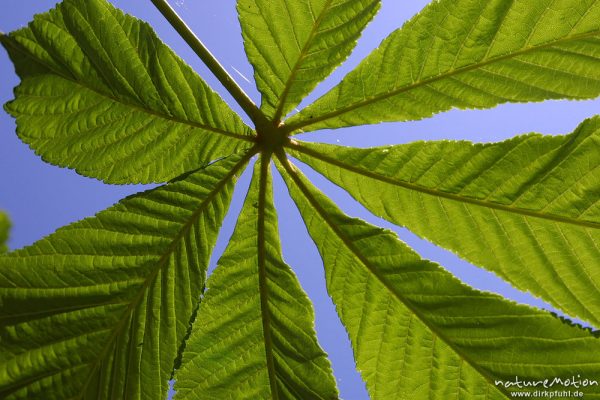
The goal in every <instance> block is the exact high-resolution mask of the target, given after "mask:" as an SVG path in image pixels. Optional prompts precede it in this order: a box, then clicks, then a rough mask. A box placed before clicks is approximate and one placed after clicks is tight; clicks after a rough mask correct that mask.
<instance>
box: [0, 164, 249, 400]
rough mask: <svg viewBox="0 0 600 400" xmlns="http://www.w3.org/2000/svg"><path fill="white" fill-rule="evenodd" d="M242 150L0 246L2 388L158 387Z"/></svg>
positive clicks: (128, 394) (92, 390)
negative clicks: (27, 240)
mask: <svg viewBox="0 0 600 400" xmlns="http://www.w3.org/2000/svg"><path fill="white" fill-rule="evenodd" d="M247 159H248V156H244V157H241V156H232V157H230V158H227V159H224V160H221V161H219V162H217V163H215V164H212V165H211V166H209V167H207V168H206V169H203V170H200V171H198V172H195V173H193V174H191V175H189V176H188V177H186V178H185V179H183V180H180V181H177V182H175V183H171V184H168V185H165V186H162V187H160V188H157V189H155V190H151V191H148V192H145V193H143V194H140V195H135V196H132V197H129V198H127V199H125V200H123V201H121V202H120V203H118V204H117V205H115V206H113V207H111V208H109V209H107V210H105V211H103V212H101V213H99V214H98V215H97V216H96V217H93V218H88V219H85V220H83V221H81V222H78V223H75V224H72V225H69V226H67V227H65V228H61V229H59V230H58V231H57V232H56V233H54V234H52V235H50V236H49V237H47V238H45V239H43V240H40V241H39V242H37V243H35V244H34V245H32V246H30V247H27V248H25V249H23V250H19V251H16V252H13V253H10V254H8V255H6V256H2V257H0V398H2V399H7V400H9V399H10V400H13V399H44V400H47V399H57V400H59V399H60V400H64V399H134V398H136V399H137V398H141V399H156V400H158V399H161V400H162V399H164V398H165V396H166V393H167V389H168V381H169V378H170V376H171V373H172V370H173V365H174V361H175V359H176V357H177V355H178V350H179V347H180V345H181V341H182V339H183V338H184V337H185V335H186V334H187V332H188V328H189V324H190V319H191V318H192V315H193V313H194V310H195V309H196V307H197V304H198V301H199V299H200V295H201V294H202V290H203V287H204V282H205V274H206V268H207V264H208V262H209V258H210V253H211V250H212V247H213V246H214V244H215V241H216V237H217V233H218V230H219V227H220V225H221V221H222V219H223V218H224V215H225V213H226V211H227V208H228V206H229V202H230V200H231V195H232V191H233V185H234V182H235V180H236V175H237V174H238V173H239V170H240V169H241V168H242V167H243V165H245V163H246V161H247Z"/></svg>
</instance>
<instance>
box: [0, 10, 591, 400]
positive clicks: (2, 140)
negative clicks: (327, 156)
mask: <svg viewBox="0 0 600 400" xmlns="http://www.w3.org/2000/svg"><path fill="white" fill-rule="evenodd" d="M111 2H112V3H113V4H115V5H116V6H118V7H120V8H122V9H124V10H125V11H127V12H129V13H131V14H133V15H135V16H137V17H140V18H142V19H144V20H146V21H148V22H150V23H151V25H152V26H154V27H155V29H156V30H157V32H158V34H159V36H160V37H161V38H162V39H163V40H164V41H165V42H166V43H167V44H169V45H170V46H171V47H172V48H174V49H175V50H176V52H177V53H179V54H180V55H181V56H182V57H183V58H184V59H185V60H186V61H187V62H188V63H189V64H190V65H191V66H192V67H193V68H195V69H196V71H198V72H199V73H200V75H201V76H202V77H203V78H204V79H205V80H206V81H207V82H209V84H211V85H212V86H213V88H215V89H216V90H217V91H218V92H219V93H221V95H222V96H223V97H224V98H225V99H226V100H227V101H228V102H229V103H230V104H233V101H232V99H231V97H230V96H228V95H227V93H225V91H224V89H223V88H222V87H221V86H220V85H219V84H218V83H217V82H216V80H215V79H214V78H213V77H212V75H211V73H210V72H209V71H208V70H207V69H206V68H205V67H204V66H203V65H202V64H201V62H200V61H199V60H198V59H197V57H196V56H195V55H194V54H193V53H192V51H191V50H189V48H188V47H187V45H186V44H185V43H184V42H183V41H182V40H181V39H180V38H179V37H178V36H177V34H176V33H175V32H174V31H173V30H172V29H171V28H170V26H168V24H166V23H165V21H164V20H163V19H162V17H161V16H160V14H158V12H156V11H155V10H154V8H153V6H152V5H151V3H150V1H149V0H145V1H143V0H138V1H126V0H113V1H111ZM426 3H427V1H425V0H412V1H402V2H400V1H398V0H383V7H382V10H381V11H380V13H379V15H378V16H377V17H376V18H375V20H374V22H373V23H372V24H371V25H370V26H369V27H368V28H367V30H366V32H365V34H364V35H363V37H362V38H361V40H360V42H359V45H358V46H357V48H356V50H355V51H354V53H353V54H352V56H351V57H350V58H349V59H348V61H347V62H346V63H345V64H344V65H343V66H342V67H341V68H339V69H338V70H337V71H336V72H334V74H333V75H332V76H331V77H330V78H328V79H327V80H326V81H325V82H324V83H323V84H322V85H320V86H319V87H318V88H317V90H316V91H315V92H314V93H312V94H311V95H310V96H309V97H308V98H307V99H306V100H305V101H304V102H303V103H302V104H301V105H300V107H299V108H301V107H303V106H304V105H306V104H308V103H309V102H311V101H312V100H314V99H316V98H317V97H319V96H320V95H322V94H323V93H325V92H326V91H327V89H328V88H330V87H332V86H333V85H335V83H336V82H338V81H339V80H340V79H341V78H342V77H343V75H344V74H345V73H346V72H348V71H349V70H350V69H352V67H353V66H355V65H357V64H358V62H359V61H360V60H361V59H362V58H363V57H364V56H366V55H367V54H369V53H370V51H372V50H373V49H374V48H375V47H377V45H378V44H379V42H380V41H381V40H382V39H383V38H384V37H386V36H387V35H388V34H389V33H390V32H392V31H393V30H394V29H396V28H398V27H400V26H401V25H402V24H403V22H404V21H405V20H407V19H408V18H410V17H411V16H413V15H414V14H415V13H416V12H418V11H419V10H420V9H421V8H422V7H423V6H424V5H425V4H426ZM54 4H55V1H51V0H3V7H2V13H1V14H0V30H1V31H3V32H8V31H11V30H13V29H16V28H18V27H20V26H23V25H25V24H26V23H27V22H28V21H29V20H30V19H31V18H32V16H33V14H34V13H39V12H43V11H46V10H47V9H49V8H51V7H52V6H53V5H54ZM172 4H173V6H174V7H175V8H176V9H177V10H178V12H179V13H180V14H181V15H182V16H183V17H184V19H185V20H186V21H187V22H188V24H189V25H190V26H191V27H192V29H193V30H194V31H195V32H196V33H197V34H198V36H199V37H200V38H201V39H202V40H203V41H204V42H205V43H206V45H207V46H208V47H209V48H210V49H211V50H212V51H213V53H214V54H215V55H216V56H217V58H219V60H220V61H221V62H222V64H223V65H224V66H225V67H226V68H227V69H228V70H229V71H230V73H231V74H232V75H233V76H234V77H235V78H236V79H237V80H238V82H239V84H240V85H241V86H242V87H243V89H244V90H246V91H247V92H248V94H249V95H250V96H251V97H252V98H253V99H254V100H255V101H256V102H259V101H260V95H259V94H258V92H257V91H256V89H255V87H254V84H253V83H252V75H253V72H252V67H251V66H250V65H249V64H248V62H247V60H246V58H245V55H244V50H243V45H242V41H241V36H240V28H239V24H238V21H237V16H236V13H235V0H220V1H208V0H205V1H197V0H177V1H172ZM0 76H1V77H2V80H1V81H0V102H2V103H4V102H6V101H8V100H10V99H11V97H12V88H13V87H14V86H15V85H16V84H17V83H18V79H17V77H16V76H15V75H14V72H13V69H12V65H11V64H10V61H9V60H8V57H7V55H6V53H5V52H4V51H3V50H0ZM234 109H235V110H237V111H240V109H239V107H235V106H234ZM598 110H600V101H598V100H596V101H585V102H560V101H554V102H546V103H540V104H525V105H523V104H521V105H504V106H500V107H497V108H495V109H493V110H486V111H451V112H447V113H444V114H440V115H437V116H436V117H434V118H431V119H427V120H423V121H418V122H409V123H397V124H380V125H377V126H367V127H357V128H348V129H341V130H336V131H320V132H317V133H311V134H305V135H302V136H300V137H299V138H301V139H303V140H310V141H320V142H328V143H336V144H341V145H350V146H359V147H368V146H375V145H383V144H399V143H407V142H411V141H414V140H439V139H468V140H473V141H479V142H489V141H499V140H503V139H506V138H510V137H512V136H514V135H516V134H521V133H527V132H532V131H536V132H541V133H546V134H564V133H569V132H571V131H572V130H573V129H574V128H575V127H576V126H577V125H578V124H579V123H580V122H581V121H582V120H583V119H585V118H587V117H590V116H593V115H595V114H596V113H597V112H598ZM240 112H241V111H240ZM14 132H15V124H14V121H13V119H12V118H10V117H9V116H8V115H6V114H5V113H4V112H0V182H1V186H0V209H3V210H6V211H7V212H8V213H9V214H10V216H11V218H12V220H13V224H14V230H13V232H12V239H11V241H10V243H9V245H10V246H11V248H13V249H15V248H19V247H22V246H24V245H28V244H31V243H33V242H34V241H35V240H37V239H39V238H41V237H43V236H45V235H48V234H49V233H51V232H53V231H54V230H55V229H57V228H58V227H60V226H62V225H66V224H68V223H70V222H74V221H77V220H79V219H81V218H84V217H87V216H90V215H93V214H94V213H96V212H98V211H100V210H102V209H104V208H107V207H109V206H110V205H112V204H113V203H115V202H117V201H118V200H119V199H121V198H122V197H124V196H126V195H128V194H131V193H135V192H137V191H139V190H141V189H142V188H143V186H110V185H105V184H103V183H101V182H98V181H95V180H93V179H89V178H84V177H80V176H78V175H77V174H75V173H74V172H72V171H70V170H66V169H61V168H58V167H54V166H50V165H48V164H45V163H44V162H43V161H42V160H41V159H40V158H39V157H37V156H36V155H35V154H34V153H33V152H32V151H31V150H30V149H28V147H27V146H26V145H24V144H22V143H21V142H20V141H19V140H18V139H17V137H16V135H15V133H14ZM304 171H305V172H306V173H307V174H308V176H309V177H310V178H312V179H313V180H314V182H315V183H317V185H318V186H319V187H320V188H321V189H322V190H324V191H325V192H326V193H327V194H329V195H330V196H331V197H333V198H334V199H335V200H336V201H337V202H338V204H339V205H340V206H341V207H342V209H344V210H345V211H346V212H348V213H349V214H350V215H353V216H358V217H361V218H363V219H365V220H367V221H369V222H372V223H376V224H379V225H381V226H384V227H387V228H390V229H393V230H395V231H396V232H397V233H398V235H399V236H400V238H401V239H402V240H404V241H406V242H407V243H408V244H410V245H411V246H413V247H414V248H415V249H416V250H417V251H418V252H419V253H420V254H421V255H422V256H423V257H425V258H428V259H432V260H434V261H437V262H439V263H440V264H442V265H443V266H444V267H445V268H447V269H449V270H450V271H452V272H453V273H454V274H456V275H457V276H459V277H460V278H461V279H463V280H464V281H466V282H467V283H469V284H471V285H472V286H474V287H476V288H480V289H483V290H488V291H493V292H497V293H500V294H502V295H505V296H507V297H510V298H512V299H515V300H517V301H520V302H525V303H529V304H534V305H538V306H542V307H546V306H545V305H544V304H543V303H542V302H540V301H539V300H537V299H534V298H533V297H531V296H529V295H527V294H524V293H521V292H519V291H517V290H515V289H513V288H512V287H510V286H509V285H507V284H505V283H504V282H502V281H500V280H499V279H497V278H496V277H495V276H493V275H492V274H490V273H487V272H484V271H481V270H480V269H478V268H476V267H473V266H471V265H469V264H468V263H466V262H464V261H462V260H460V259H458V258H457V257H456V256H454V255H453V254H451V253H449V252H447V251H444V250H442V249H440V248H438V247H436V246H434V245H431V244H429V243H427V242H425V241H423V240H420V239H418V238H417V237H416V236H414V235H412V234H411V233H410V232H407V231H406V230H404V229H401V228H398V227H395V226H393V225H391V224H389V223H386V222H384V221H382V220H379V219H378V218H376V217H374V216H372V215H371V214H369V213H368V212H367V211H366V210H365V209H364V208H362V207H361V206H360V205H358V204H357V203H356V202H354V201H353V200H352V199H351V198H350V197H349V196H348V195H347V194H345V192H343V191H342V190H340V189H339V188H337V187H335V186H334V185H332V184H329V183H328V182H326V181H325V180H324V179H322V178H321V177H320V176H318V175H317V174H315V173H313V172H312V171H310V170H307V169H306V168H305V169H304ZM248 184H249V174H248V173H246V174H244V176H243V177H242V179H241V180H240V182H239V185H238V188H237V189H236V192H235V196H234V201H233V203H232V206H231V209H230V213H229V215H228V217H227V218H226V221H225V225H224V228H223V230H222V232H221V235H220V238H219V241H218V244H217V248H216V249H215V253H214V254H213V262H212V265H213V266H214V264H215V262H216V260H217V259H218V256H219V255H220V254H221V253H222V251H223V250H224V247H225V245H226V243H227V240H228V238H229V236H230V235H231V233H232V230H233V227H234V224H235V217H236V215H237V213H238V212H239V210H240V208H241V205H242V202H243V197H244V191H245V189H246V188H247V186H248ZM275 184H276V193H275V200H276V205H277V207H278V212H279V218H280V231H281V237H282V242H283V243H282V244H283V249H284V255H285V257H286V261H287V262H288V264H290V265H291V266H292V267H293V268H294V270H295V271H296V273H297V275H298V277H299V279H300V281H301V283H302V284H303V286H304V288H305V290H306V291H307V292H308V294H309V296H310V297H311V298H312V299H313V301H314V302H315V308H316V315H317V317H316V324H317V333H318V336H319V340H320V342H321V345H322V346H323V347H324V348H325V350H326V351H327V352H328V353H329V354H330V356H331V360H332V363H333V368H334V371H335V373H336V376H337V378H338V384H339V387H340V391H341V395H342V397H343V398H344V399H346V400H362V399H367V398H368V397H367V394H366V391H365V388H364V384H363V383H362V382H361V380H360V377H359V375H358V373H357V372H356V371H355V368H354V362H353V359H352V353H351V349H350V345H349V342H348V340H347V335H346V333H345V331H344V329H343V327H342V326H341V325H340V323H339V321H338V319H337V316H336V314H335V309H334V307H333V305H332V303H331V301H330V299H329V297H328V296H327V293H326V291H325V284H324V280H323V268H322V263H321V261H320V258H319V256H318V253H317V251H316V248H315V247H314V245H313V244H312V242H311V240H310V238H309V237H308V235H307V233H306V229H305V228H304V226H303V225H302V222H301V220H300V216H299V214H298V212H297V211H296V209H295V208H294V206H293V204H292V203H291V200H290V199H289V198H288V197H287V194H286V192H285V190H284V189H283V184H282V182H281V180H280V179H279V178H278V177H276V179H275ZM200 318H201V316H200Z"/></svg>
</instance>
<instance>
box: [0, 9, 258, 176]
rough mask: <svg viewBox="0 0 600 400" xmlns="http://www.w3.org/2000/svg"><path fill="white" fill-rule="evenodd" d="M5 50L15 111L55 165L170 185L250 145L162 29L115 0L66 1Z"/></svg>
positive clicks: (7, 42) (26, 136)
mask: <svg viewBox="0 0 600 400" xmlns="http://www.w3.org/2000/svg"><path fill="white" fill-rule="evenodd" d="M2 44H3V45H4V47H5V48H6V49H7V51H8V52H9V55H10V57H11V59H12V60H13V62H14V64H15V67H16V70H17V73H18V74H19V76H20V77H21V84H20V85H19V86H18V87H17V88H16V89H15V100H14V101H11V102H9V103H7V104H6V106H5V108H6V110H7V111H8V112H9V113H11V114H12V115H13V116H14V117H16V119H17V132H18V135H19V137H20V138H21V139H22V140H23V141H24V142H26V143H27V144H29V145H30V146H31V147H32V148H33V149H34V150H35V151H36V152H37V153H38V154H39V155H41V156H42V158H43V159H44V160H46V161H47V162H50V163H52V164H56V165H59V166H63V167H69V168H73V169H75V170H76V171H77V172H78V173H80V174H82V175H85V176H90V177H95V178H98V179H102V180H103V181H105V182H109V183H149V182H165V181H168V180H170V179H171V178H174V177H176V176H178V175H180V174H182V173H184V172H186V171H189V170H191V169H196V168H199V167H201V166H203V165H206V164H208V163H209V162H210V161H213V160H215V159H218V158H220V157H224V156H227V155H230V154H233V153H234V152H236V151H237V150H239V149H241V148H243V147H248V146H249V141H250V140H251V139H250V138H251V136H250V134H251V133H250V129H249V128H248V127H246V126H245V125H244V124H243V123H242V121H241V120H240V119H239V117H237V115H236V114H235V113H234V112H233V111H231V109H229V107H228V106H227V105H226V104H225V103H224V102H223V101H222V100H221V98H220V97H219V96H218V95H217V94H216V93H214V92H213V91H212V90H211V89H210V88H209V87H208V86H207V85H206V84H205V83H204V81H202V79H200V77H199V76H198V75H197V74H196V73H195V72H194V71H193V70H192V69H191V68H190V67H189V66H187V65H186V64H185V63H184V62H183V61H182V60H181V59H180V58H179V57H177V56H176V55H175V53H173V52H172V51H171V50H170V49H169V48H168V47H167V46H166V45H165V44H163V43H162V42H161V41H160V39H158V37H157V36H156V34H155V33H154V31H153V30H152V28H151V27H150V26H149V25H148V24H146V23H144V22H141V21H139V20H137V19H135V18H133V17H130V16H128V15H124V14H123V13H122V12H121V11H119V10H117V9H115V8H114V7H113V6H111V5H110V4H109V3H108V2H107V1H105V0H65V1H63V2H62V3H60V4H59V5H58V6H57V7H56V8H55V9H53V10H51V11H50V12H48V13H45V14H41V15H37V16H36V17H35V19H34V21H33V22H32V23H30V24H29V26H28V27H27V28H23V29H21V30H18V31H15V32H13V33H11V34H10V35H9V36H5V35H2Z"/></svg>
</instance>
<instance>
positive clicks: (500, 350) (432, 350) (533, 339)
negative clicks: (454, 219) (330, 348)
mask: <svg viewBox="0 0 600 400" xmlns="http://www.w3.org/2000/svg"><path fill="white" fill-rule="evenodd" d="M282 173H284V174H285V176H284V179H285V180H286V183H287V185H288V188H289V190H290V194H291V195H292V197H293V199H294V201H295V202H296V204H297V205H298V208H299V209H300V212H301V214H302V217H303V219H304V221H305V223H306V226H307V228H308V231H309V233H310V235H311V237H312V238H313V240H314V241H315V243H316V245H317V247H318V249H319V252H320V253H321V256H322V257H323V261H324V265H325V274H326V281H327V290H328V292H329V294H330V296H331V297H332V299H333V301H334V302H335V304H336V308H337V312H338V314H339V316H340V318H341V320H342V322H343V323H344V325H345V326H346V329H347V331H348V333H349V336H350V340H351V341H352V345H353V349H354V356H355V359H356V362H357V367H358V369H359V371H361V373H362V376H363V378H364V379H365V381H366V383H367V388H368V390H369V393H370V395H371V398H372V399H374V400H377V399H507V398H512V396H511V395H510V394H509V392H510V390H508V389H506V388H505V387H503V386H502V385H496V381H497V380H498V381H514V379H515V377H516V376H518V377H519V379H520V380H522V381H523V380H534V381H539V380H544V379H546V378H548V377H551V378H550V379H552V378H553V377H557V376H563V377H569V378H571V377H572V376H573V374H574V376H577V374H580V375H581V377H587V378H588V379H594V378H593V377H594V376H595V375H596V374H597V372H598V371H599V368H600V361H599V360H598V357H597V356H596V354H598V351H599V350H600V339H598V338H597V337H594V336H593V335H592V334H591V332H590V331H589V330H585V329H582V328H580V327H578V326H574V325H570V324H567V323H565V322H563V321H561V320H560V319H558V318H556V317H554V316H553V315H551V314H549V313H547V312H542V311H539V310H535V309H532V308H530V307H526V306H520V305H517V304H515V303H512V302H510V301H507V300H504V299H503V298H501V297H500V296H497V295H494V294H490V293H484V292H479V291H476V290H473V289H471V288H469V287H468V286H465V285H464V284H462V283H461V282H460V281H458V280H457V279H456V278H454V277H453V276H452V275H451V274H450V273H449V272H447V271H445V270H444V269H442V268H441V267H440V266H439V265H437V264H434V263H432V262H430V261H425V260H422V259H421V258H420V257H419V256H418V255H417V254H416V253H414V252H413V251H412V250H411V249H410V248H408V246H406V245H405V244H403V243H402V242H400V241H399V240H398V239H397V237H396V235H395V234H394V233H392V232H389V231H386V230H384V229H381V228H377V227H374V226H371V225H369V224H367V223H365V222H363V221H361V220H358V219H353V218H349V217H348V216H346V215H344V214H343V213H342V212H341V211H340V210H339V209H338V208H337V207H336V206H335V205H334V204H333V203H332V202H331V201H330V200H329V199H328V198H327V197H325V196H324V195H323V194H322V193H320V192H319V191H318V190H317V189H316V188H314V187H313V186H312V185H311V184H310V182H308V180H306V179H305V178H304V177H303V176H301V175H300V174H299V172H296V171H295V170H294V168H293V167H292V166H289V167H287V171H282ZM525 390H530V391H533V390H536V388H533V389H532V388H527V389H525ZM581 390H583V391H584V392H585V397H586V398H596V399H597V398H600V389H599V388H598V387H597V386H590V387H587V388H585V389H581Z"/></svg>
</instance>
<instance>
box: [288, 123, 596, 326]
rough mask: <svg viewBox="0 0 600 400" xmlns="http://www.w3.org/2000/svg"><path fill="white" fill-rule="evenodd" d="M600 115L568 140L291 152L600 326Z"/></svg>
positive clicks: (373, 206)
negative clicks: (599, 268)
mask: <svg viewBox="0 0 600 400" xmlns="http://www.w3.org/2000/svg"><path fill="white" fill-rule="evenodd" d="M598 148H600V118H599V117H596V118H593V119H590V120H587V121H586V122H584V123H583V124H582V125H581V126H580V127H579V128H578V129H577V130H576V131H575V132H574V133H572V134H570V135H567V136H554V137H552V136H541V135H536V134H532V135H526V136H520V137H517V138H514V139H511V140H507V141H505V142H501V143H495V144H472V143H470V142H448V141H440V142H416V143H412V144H407V145H399V146H391V147H383V148H376V149H351V148H343V147H339V146H329V145H321V144H308V143H303V144H301V145H295V146H293V149H294V150H293V151H292V154H293V155H294V156H295V157H297V158H298V159H300V160H302V161H304V162H306V163H307V164H309V165H310V166H311V167H312V168H314V169H315V170H317V171H318V172H320V173H322V174H323V175H325V176H326V177H327V178H328V179H330V180H332V181H333V182H334V183H336V184H337V185H339V186H341V187H343V188H344V189H346V190H347V191H348V192H349V193H350V194H351V195H352V196H353V197H354V198H355V199H356V200H358V201H360V202H361V203H362V204H364V205H365V206H366V207H367V208H368V209H369V210H370V211H372V212H373V213H375V214H376V215H378V216H381V217H383V218H385V219H387V220H389V221H391V222H394V223H396V224H398V225H401V226H405V227H407V228H409V229H410V230H412V231H413V232H415V233H416V234H418V235H419V236H422V237H425V238H427V239H428V240H430V241H432V242H434V243H436V244H439V245H440V246H443V247H446V248H448V249H450V250H452V251H454V252H456V253H457V254H458V255H460V256H461V257H463V258H465V259H466V260H469V261H470V262H472V263H474V264H476V265H480V266H483V267H485V268H487V269H489V270H491V271H494V272H495V273H497V274H498V275H500V276H501V277H502V278H503V279H505V280H507V281H509V282H511V283H513V284H514V285H515V286H517V287H518V288H520V289H522V290H526V291H530V292H532V293H533V294H535V295H536V296H539V297H542V298H543V299H544V300H546V301H548V302H550V303H552V304H553V305H554V306H556V307H558V308H560V309H562V310H564V311H565V312H567V313H568V314H569V315H571V316H578V317H580V318H582V319H585V320H587V321H590V322H591V323H593V324H594V325H595V326H596V327H600V302H598V293H599V288H600V275H599V274H598V266H599V264H598V260H600V248H599V247H598V243H600V200H599V198H598V193H600V168H599V166H600V152H598Z"/></svg>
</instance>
